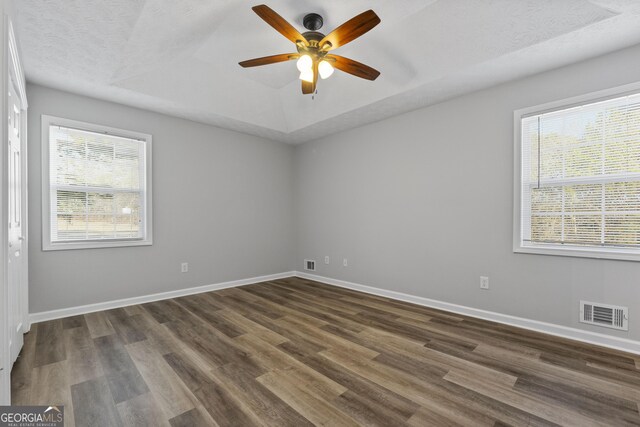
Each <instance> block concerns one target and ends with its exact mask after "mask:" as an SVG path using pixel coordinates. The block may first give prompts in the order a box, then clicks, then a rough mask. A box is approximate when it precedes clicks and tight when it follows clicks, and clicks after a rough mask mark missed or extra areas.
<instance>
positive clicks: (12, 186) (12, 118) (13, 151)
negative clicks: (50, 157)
mask: <svg viewBox="0 0 640 427" xmlns="http://www.w3.org/2000/svg"><path fill="white" fill-rule="evenodd" d="M8 89H9V90H8V95H9V96H8V102H9V104H8V106H7V113H8V115H9V117H8V119H9V120H8V126H7V127H8V131H9V138H8V141H9V147H8V153H7V163H8V171H7V172H8V178H9V180H8V184H9V185H8V187H9V188H8V193H7V196H8V199H9V200H8V202H9V203H8V210H9V212H8V213H9V215H8V218H9V235H8V238H9V248H8V249H9V250H8V253H7V255H8V269H7V276H8V278H7V279H8V280H7V282H8V288H9V289H8V290H9V292H8V297H9V301H8V303H9V313H8V314H9V352H10V357H11V362H10V363H11V364H12V363H13V362H14V361H15V360H16V358H17V357H18V353H20V349H21V348H22V341H23V336H22V320H23V313H22V307H23V304H22V294H23V293H22V271H23V269H22V240H23V235H22V223H21V221H22V212H21V210H22V168H21V165H22V159H21V137H22V135H21V128H22V126H21V124H22V119H21V117H20V115H21V112H22V105H21V104H22V102H21V100H20V97H19V96H18V92H17V90H16V87H15V83H14V80H13V79H12V78H10V79H9V88H8Z"/></svg>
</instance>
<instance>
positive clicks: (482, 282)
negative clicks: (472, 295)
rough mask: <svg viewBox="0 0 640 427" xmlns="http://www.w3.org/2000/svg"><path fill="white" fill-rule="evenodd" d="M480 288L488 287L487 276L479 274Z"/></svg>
mask: <svg viewBox="0 0 640 427" xmlns="http://www.w3.org/2000/svg"><path fill="white" fill-rule="evenodd" d="M480 289H489V278H488V277H487V276H480Z"/></svg>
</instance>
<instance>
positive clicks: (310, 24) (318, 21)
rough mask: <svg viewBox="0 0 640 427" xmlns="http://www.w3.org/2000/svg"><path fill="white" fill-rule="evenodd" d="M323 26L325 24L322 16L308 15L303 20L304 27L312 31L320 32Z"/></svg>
mask: <svg viewBox="0 0 640 427" xmlns="http://www.w3.org/2000/svg"><path fill="white" fill-rule="evenodd" d="M322 24H324V21H323V20H322V16H320V15H318V14H317V13H308V14H306V15H305V16H304V18H302V25H304V27H305V28H306V29H307V30H310V31H316V30H319V29H320V28H322Z"/></svg>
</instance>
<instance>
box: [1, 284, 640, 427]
mask: <svg viewBox="0 0 640 427" xmlns="http://www.w3.org/2000/svg"><path fill="white" fill-rule="evenodd" d="M12 386H13V387H12V388H13V390H12V391H13V403H14V404H18V405H23V404H24V405H26V404H47V405H48V404H62V405H65V415H66V420H67V424H66V425H68V426H72V425H74V424H75V425H77V426H111V425H113V426H118V425H141V426H142V425H148V426H162V425H165V426H167V425H171V426H198V425H203V426H204V425H220V426H225V425H238V426H251V425H269V426H306V425H314V424H315V425H340V426H350V425H384V426H399V425H411V426H439V425H447V426H449V425H473V426H476V425H479V426H482V425H487V426H491V425H500V426H504V425H557V424H560V425H575V426H590V425H609V426H611V425H640V415H639V413H638V410H639V407H638V402H640V356H636V355H631V354H626V353H622V352H618V351H613V350H608V349H604V348H600V347H595V346H591V345H587V344H581V343H577V342H573V341H568V340H564V339H560V338H555V337H552V336H547V335H543V334H538V333H534V332H530V331H526V330H522V329H516V328H512V327H508V326H504V325H500V324H496V323H491V322H486V321H482V320H477V319H473V318H468V317H464V316H459V315H455V314H451V313H446V312H442V311H438V310H433V309H428V308H424V307H420V306H416V305H412V304H408V303H404V302H398V301H394V300H390V299H387V298H382V297H377V296H372V295H367V294H362V293H359V292H354V291H350V290H345V289H340V288H336V287H332V286H328V285H324V284H320V283H316V282H311V281H308V280H303V279H299V278H289V279H283V280H278V281H273V282H265V283H260V284H255V285H249V286H243V287H239V288H233V289H226V290H223V291H217V292H210V293H206V294H199V295H193V296H188V297H183V298H176V299H173V300H165V301H158V302H153V303H148V304H142V305H136V306H130V307H125V308H118V309H114V310H108V311H104V312H98V313H91V314H86V315H83V316H75V317H70V318H66V319H60V320H53V321H49V322H43V323H39V324H35V325H33V327H32V330H31V332H30V333H28V334H27V335H26V336H25V346H24V349H23V350H22V354H21V356H20V358H19V360H18V362H17V364H16V365H15V367H14V370H13V373H12Z"/></svg>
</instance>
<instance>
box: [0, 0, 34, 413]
mask: <svg viewBox="0 0 640 427" xmlns="http://www.w3.org/2000/svg"><path fill="white" fill-rule="evenodd" d="M0 52H1V57H0V79H1V84H0V115H1V116H0V117H1V119H0V132H2V138H1V139H0V141H2V148H0V267H1V268H0V316H1V317H0V352H2V353H1V354H2V358H1V359H0V360H1V361H2V365H3V366H0V369H2V371H3V374H2V375H0V405H8V404H10V403H11V367H12V361H11V360H10V353H9V328H10V327H12V325H10V324H9V318H8V312H9V310H8V308H9V307H8V304H9V301H8V297H9V295H8V275H7V267H8V236H9V234H8V231H9V230H8V215H7V214H8V212H7V209H8V199H7V197H8V175H7V174H8V163H7V162H8V159H7V157H8V156H7V152H6V151H7V150H6V148H7V147H8V138H9V135H8V117H7V103H8V88H9V86H8V85H9V78H13V79H14V82H15V83H16V86H17V90H18V96H20V98H21V101H22V111H21V114H20V116H21V124H20V126H21V132H22V135H21V145H22V146H23V147H24V149H25V151H24V154H21V157H22V165H21V166H22V172H21V173H22V178H23V182H22V190H21V191H22V194H21V195H22V196H23V197H22V202H21V203H22V206H21V207H22V212H21V216H22V218H21V222H22V223H23V224H24V226H25V230H23V235H24V236H28V234H27V232H28V228H27V217H28V214H27V181H26V177H27V169H26V166H27V164H26V163H27V155H26V145H27V144H26V142H27V139H26V129H27V126H26V124H27V123H26V122H27V114H26V109H27V97H26V85H25V79H24V72H23V69H22V64H21V62H20V55H19V48H18V43H17V40H16V36H15V32H14V30H13V24H12V20H11V4H10V2H2V3H0ZM27 242H28V238H25V239H24V241H23V243H24V249H23V251H24V255H25V257H24V258H23V260H22V262H23V264H22V273H21V275H22V283H21V287H22V288H21V289H20V290H19V292H20V294H21V296H22V307H20V308H19V310H20V311H21V316H20V317H21V319H22V332H26V331H28V330H29V328H30V323H29V310H28V243H27Z"/></svg>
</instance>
